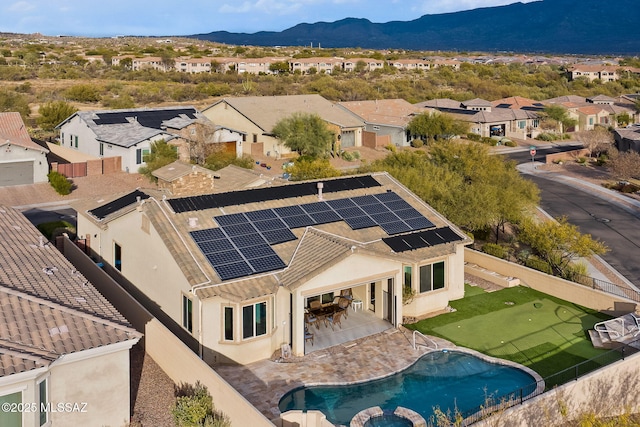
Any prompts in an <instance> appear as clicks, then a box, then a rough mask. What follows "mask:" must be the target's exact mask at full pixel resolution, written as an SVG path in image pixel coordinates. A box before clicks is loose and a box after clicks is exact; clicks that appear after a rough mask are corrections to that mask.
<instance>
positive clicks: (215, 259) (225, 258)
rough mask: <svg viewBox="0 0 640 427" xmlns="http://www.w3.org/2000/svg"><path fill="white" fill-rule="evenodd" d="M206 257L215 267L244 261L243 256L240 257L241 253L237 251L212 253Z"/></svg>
mask: <svg viewBox="0 0 640 427" xmlns="http://www.w3.org/2000/svg"><path fill="white" fill-rule="evenodd" d="M206 257H207V260H209V262H210V263H211V265H213V266H214V267H215V266H216V265H221V264H231V263H233V262H240V261H243V260H244V259H243V258H242V255H240V252H238V251H237V250H236V249H233V250H230V251H224V252H212V253H209V254H206Z"/></svg>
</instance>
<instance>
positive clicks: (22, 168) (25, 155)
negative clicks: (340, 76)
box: [0, 112, 49, 187]
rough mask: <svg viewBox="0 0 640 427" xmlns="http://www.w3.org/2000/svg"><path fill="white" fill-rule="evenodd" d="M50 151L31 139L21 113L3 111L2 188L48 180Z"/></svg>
mask: <svg viewBox="0 0 640 427" xmlns="http://www.w3.org/2000/svg"><path fill="white" fill-rule="evenodd" d="M47 153H49V150H47V149H46V148H44V147H41V146H40V145H38V144H36V143H35V142H33V141H32V140H31V137H30V136H29V133H28V132H27V128H26V127H25V125H24V122H23V121H22V117H21V116H20V113H16V112H13V113H0V187H5V186H9V185H23V184H34V183H37V182H47V181H48V178H47V174H48V173H49V163H48V162H47Z"/></svg>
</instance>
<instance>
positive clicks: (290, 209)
mask: <svg viewBox="0 0 640 427" xmlns="http://www.w3.org/2000/svg"><path fill="white" fill-rule="evenodd" d="M274 211H275V213H277V214H278V216H280V217H281V218H284V217H286V216H296V215H304V214H305V212H304V211H303V210H302V208H301V207H300V206H298V205H294V206H284V207H281V208H275V209H274Z"/></svg>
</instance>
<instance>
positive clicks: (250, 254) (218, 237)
mask: <svg viewBox="0 0 640 427" xmlns="http://www.w3.org/2000/svg"><path fill="white" fill-rule="evenodd" d="M214 219H215V220H216V222H217V223H218V225H219V227H218V228H211V229H207V230H200V231H194V232H191V236H192V238H193V240H194V241H195V242H196V243H197V244H198V246H199V247H200V250H201V251H202V253H203V254H204V255H205V256H206V257H207V259H208V260H209V262H210V263H211V265H212V266H213V268H214V269H215V270H216V272H217V273H218V275H219V276H220V278H221V279H222V280H229V279H234V278H238V277H243V276H249V275H252V274H257V273H264V272H268V271H274V270H279V269H281V268H284V267H285V266H286V265H285V263H284V261H282V259H280V257H278V255H277V254H276V253H275V252H274V251H273V249H272V248H271V246H270V245H276V244H278V243H284V242H288V241H291V240H295V239H296V236H295V234H293V233H292V232H291V230H292V229H295V228H301V227H308V226H313V225H320V224H327V223H332V222H337V221H345V222H346V223H347V224H348V225H349V226H350V227H351V228H352V229H353V230H359V229H362V228H368V227H374V226H379V227H381V228H382V229H383V230H384V231H385V232H386V233H387V234H388V235H390V236H391V235H394V234H398V233H404V232H407V231H415V230H421V229H425V228H431V227H434V225H433V223H432V222H431V221H429V220H428V219H427V218H425V217H424V216H423V215H422V214H421V213H420V212H418V211H417V210H416V209H415V208H413V207H412V206H411V205H410V204H409V203H407V202H406V201H404V200H403V199H402V198H401V197H400V196H398V195H397V194H396V193H393V192H386V193H381V194H375V195H369V196H361V197H352V198H343V199H336V200H329V201H321V202H314V203H306V204H302V205H293V206H284V207H279V208H270V209H262V210H256V211H251V212H243V213H236V214H228V215H219V216H215V217H214Z"/></svg>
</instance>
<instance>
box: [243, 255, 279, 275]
mask: <svg viewBox="0 0 640 427" xmlns="http://www.w3.org/2000/svg"><path fill="white" fill-rule="evenodd" d="M249 263H250V264H251V267H253V270H254V271H255V272H256V273H264V272H267V271H273V270H280V269H283V268H285V267H286V266H287V265H286V264H285V263H284V261H282V259H280V257H279V256H278V255H275V254H274V255H271V256H266V257H262V258H254V259H252V260H250V261H249Z"/></svg>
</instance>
